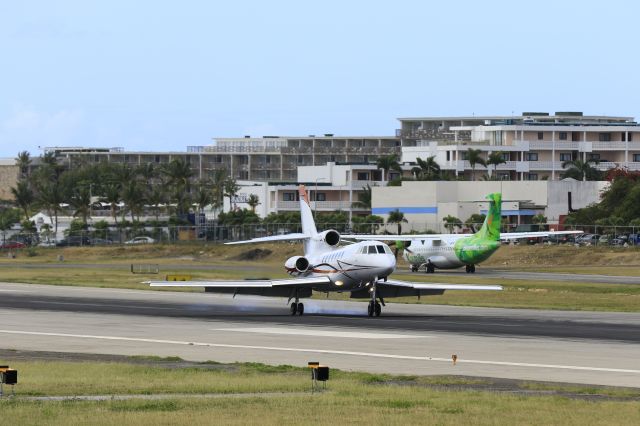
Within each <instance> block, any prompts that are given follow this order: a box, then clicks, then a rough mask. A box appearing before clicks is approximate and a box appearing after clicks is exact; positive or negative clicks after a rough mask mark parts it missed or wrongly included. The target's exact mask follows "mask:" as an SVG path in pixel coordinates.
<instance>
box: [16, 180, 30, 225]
mask: <svg viewBox="0 0 640 426" xmlns="http://www.w3.org/2000/svg"><path fill="white" fill-rule="evenodd" d="M11 194H13V198H14V199H15V203H16V205H17V206H18V207H20V208H21V209H22V211H23V212H24V218H25V219H29V209H30V207H31V205H32V204H33V202H34V201H35V197H34V194H33V190H32V189H31V187H30V186H29V183H27V181H24V180H20V181H18V185H17V186H16V187H15V188H13V187H12V188H11Z"/></svg>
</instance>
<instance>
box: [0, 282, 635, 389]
mask: <svg viewBox="0 0 640 426" xmlns="http://www.w3.org/2000/svg"><path fill="white" fill-rule="evenodd" d="M304 302H305V315H304V316H302V317H291V316H289V315H288V309H287V306H286V301H285V300H284V299H269V298H258V297H243V298H240V297H238V298H236V299H231V297H230V296H220V295H214V294H204V293H176V292H156V291H136V290H120V289H98V288H82V287H59V286H42V285H24V284H10V283H2V284H0V347H2V348H5V349H22V350H47V351H60V352H82V353H105V354H121V355H159V356H174V355H175V356H180V357H182V358H184V359H188V360H194V361H205V360H215V361H219V362H234V361H252V362H265V363H269V364H292V365H306V362H307V361H316V360H317V361H320V362H322V363H325V364H327V365H330V366H332V367H334V368H341V369H345V370H360V371H370V372H377V373H394V374H459V375H469V376H487V377H502V378H514V379H527V380H543V381H558V382H572V383H589V384H602V385H614V386H633V387H640V365H639V364H638V362H637V359H638V354H640V314H635V313H602V312H561V311H534V310H518V309H491V308H466V307H448V306H435V305H403V304H393V303H388V304H387V307H386V308H384V310H383V316H382V317H380V318H369V317H366V313H365V311H366V304H365V303H357V302H338V301H328V300H305V301H304ZM454 354H455V355H457V359H458V361H457V363H456V365H453V362H452V355H454Z"/></svg>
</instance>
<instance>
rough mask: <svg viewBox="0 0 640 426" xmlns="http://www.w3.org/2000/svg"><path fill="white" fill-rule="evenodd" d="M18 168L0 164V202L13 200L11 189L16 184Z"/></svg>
mask: <svg viewBox="0 0 640 426" xmlns="http://www.w3.org/2000/svg"><path fill="white" fill-rule="evenodd" d="M19 173H20V168H19V167H18V166H16V165H5V164H0V200H13V195H12V194H11V187H15V186H16V185H17V184H18V175H19Z"/></svg>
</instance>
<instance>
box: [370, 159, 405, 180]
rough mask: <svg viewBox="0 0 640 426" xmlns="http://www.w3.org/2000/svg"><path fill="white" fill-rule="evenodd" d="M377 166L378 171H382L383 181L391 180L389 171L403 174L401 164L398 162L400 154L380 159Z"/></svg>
mask: <svg viewBox="0 0 640 426" xmlns="http://www.w3.org/2000/svg"><path fill="white" fill-rule="evenodd" d="M376 166H377V167H378V169H381V170H382V180H389V170H395V171H397V172H400V173H402V169H401V168H400V163H399V162H398V154H391V155H385V156H382V157H379V158H378V161H377V162H376ZM385 176H386V179H385Z"/></svg>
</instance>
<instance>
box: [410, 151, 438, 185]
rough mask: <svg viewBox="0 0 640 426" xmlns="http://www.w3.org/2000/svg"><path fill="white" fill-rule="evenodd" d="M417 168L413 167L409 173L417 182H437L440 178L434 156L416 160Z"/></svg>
mask: <svg viewBox="0 0 640 426" xmlns="http://www.w3.org/2000/svg"><path fill="white" fill-rule="evenodd" d="M416 163H418V167H414V168H413V169H412V170H411V172H412V173H413V174H414V176H415V177H416V179H417V180H438V179H439V178H440V165H439V164H438V162H437V161H436V157H435V155H432V156H430V157H427V159H426V160H423V159H422V158H416Z"/></svg>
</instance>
